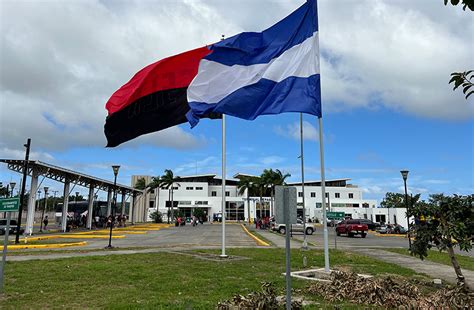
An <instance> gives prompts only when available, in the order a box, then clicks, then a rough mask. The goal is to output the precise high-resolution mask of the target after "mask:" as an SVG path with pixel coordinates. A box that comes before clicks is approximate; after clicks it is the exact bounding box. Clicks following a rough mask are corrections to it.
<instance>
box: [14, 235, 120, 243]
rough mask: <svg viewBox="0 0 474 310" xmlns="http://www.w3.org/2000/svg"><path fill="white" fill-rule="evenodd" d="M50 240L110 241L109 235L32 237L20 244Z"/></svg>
mask: <svg viewBox="0 0 474 310" xmlns="http://www.w3.org/2000/svg"><path fill="white" fill-rule="evenodd" d="M123 238H125V235H115V236H112V239H123ZM48 239H109V236H107V235H50V236H42V237H31V238H22V239H20V242H25V241H26V242H28V241H40V240H48Z"/></svg>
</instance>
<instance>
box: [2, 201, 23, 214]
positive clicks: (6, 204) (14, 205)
mask: <svg viewBox="0 0 474 310" xmlns="http://www.w3.org/2000/svg"><path fill="white" fill-rule="evenodd" d="M18 210H20V198H3V199H0V212H16V211H18Z"/></svg>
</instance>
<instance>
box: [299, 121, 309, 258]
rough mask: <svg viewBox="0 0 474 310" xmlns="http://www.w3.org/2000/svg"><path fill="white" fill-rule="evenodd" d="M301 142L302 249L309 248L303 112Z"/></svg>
mask: <svg viewBox="0 0 474 310" xmlns="http://www.w3.org/2000/svg"><path fill="white" fill-rule="evenodd" d="M300 144H301V154H300V158H301V192H302V193H303V245H302V246H301V248H302V249H307V248H308V243H307V241H306V205H305V197H304V155H303V154H304V153H303V113H300Z"/></svg>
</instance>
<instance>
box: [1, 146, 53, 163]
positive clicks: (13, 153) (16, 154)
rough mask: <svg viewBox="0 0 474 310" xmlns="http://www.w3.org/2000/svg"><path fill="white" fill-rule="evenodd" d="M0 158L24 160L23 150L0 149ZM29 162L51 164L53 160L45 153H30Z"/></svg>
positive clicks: (51, 156)
mask: <svg viewBox="0 0 474 310" xmlns="http://www.w3.org/2000/svg"><path fill="white" fill-rule="evenodd" d="M0 158H2V159H25V150H24V149H23V150H19V149H10V148H8V147H0ZM30 160H39V161H43V162H51V161H52V160H54V157H53V155H51V154H49V153H47V152H35V151H33V152H30Z"/></svg>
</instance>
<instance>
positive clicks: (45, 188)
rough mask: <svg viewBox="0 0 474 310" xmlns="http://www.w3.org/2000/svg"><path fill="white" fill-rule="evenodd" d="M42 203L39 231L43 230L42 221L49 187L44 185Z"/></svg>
mask: <svg viewBox="0 0 474 310" xmlns="http://www.w3.org/2000/svg"><path fill="white" fill-rule="evenodd" d="M43 189H44V204H43V212H42V213H41V224H40V232H43V221H44V211H45V210H46V207H47V206H48V189H49V187H47V186H45V187H44V188H43Z"/></svg>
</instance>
